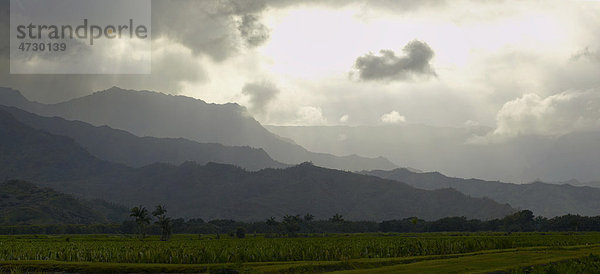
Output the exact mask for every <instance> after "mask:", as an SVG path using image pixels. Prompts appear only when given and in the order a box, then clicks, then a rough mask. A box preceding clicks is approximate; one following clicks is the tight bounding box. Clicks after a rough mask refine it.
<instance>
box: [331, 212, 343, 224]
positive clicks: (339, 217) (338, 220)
mask: <svg viewBox="0 0 600 274" xmlns="http://www.w3.org/2000/svg"><path fill="white" fill-rule="evenodd" d="M329 221H331V222H334V223H342V222H344V217H343V216H342V215H340V214H339V213H336V214H335V215H333V217H331V218H329Z"/></svg>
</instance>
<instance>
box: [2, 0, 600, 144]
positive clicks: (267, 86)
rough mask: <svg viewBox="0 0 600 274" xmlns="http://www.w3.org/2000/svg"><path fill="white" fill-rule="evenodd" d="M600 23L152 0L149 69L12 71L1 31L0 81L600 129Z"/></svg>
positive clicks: (593, 7)
mask: <svg viewBox="0 0 600 274" xmlns="http://www.w3.org/2000/svg"><path fill="white" fill-rule="evenodd" d="M7 2H8V1H3V2H2V9H1V11H0V12H1V14H0V15H1V16H0V18H1V19H0V20H1V23H2V29H1V30H0V34H2V35H6V33H8V24H7V22H8V19H7V17H8V15H7V14H8V4H7ZM599 34H600V2H599V1H566V0H561V1H461V0H457V1H409V0H404V1H392V0H375V1H366V0H365V1H345V0H326V1H316V0H315V1H288V0H285V1H267V0H260V1H244V0H239V1H234V0H230V1H221V0H219V1H208V0H207V1H193V0H185V1H169V0H155V1H152V74H151V75H10V74H9V73H8V65H7V64H8V61H7V58H8V55H7V43H6V42H5V41H3V42H2V44H0V58H1V59H2V66H1V67H0V86H7V87H12V88H15V89H18V90H20V91H21V92H22V93H23V94H24V95H25V96H26V97H28V98H29V99H32V100H36V101H39V102H44V103H56V102H60V101H64V100H68V99H71V98H75V97H79V96H84V95H87V94H91V93H92V92H94V91H99V90H104V89H107V88H110V87H112V86H119V87H122V88H126V89H136V90H154V91H158V92H163V93H169V94H180V95H185V96H191V97H195V98H198V99H202V100H204V101H207V102H211V103H227V102H235V103H238V104H240V105H243V106H245V107H247V109H248V111H249V112H250V113H251V114H252V115H253V116H254V117H255V118H256V119H257V120H258V121H259V122H261V123H262V124H269V125H397V124H400V125H401V124H426V125H435V126H449V127H465V126H474V125H484V126H489V127H491V128H493V129H494V130H493V131H492V133H490V135H489V136H485V138H483V139H478V140H473V142H488V141H490V140H491V141H493V140H500V139H503V138H510V137H514V136H518V135H522V134H541V135H560V134H566V133H569V132H573V131H589V130H598V129H600V88H599V87H600V77H599V76H600V35H599Z"/></svg>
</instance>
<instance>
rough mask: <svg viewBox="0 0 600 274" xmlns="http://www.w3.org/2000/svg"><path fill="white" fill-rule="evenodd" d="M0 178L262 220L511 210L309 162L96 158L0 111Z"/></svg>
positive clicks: (129, 202) (181, 212) (477, 214)
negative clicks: (252, 167) (249, 164)
mask: <svg viewBox="0 0 600 274" xmlns="http://www.w3.org/2000/svg"><path fill="white" fill-rule="evenodd" d="M0 178H14V179H27V180H29V181H31V182H33V183H35V184H37V185H41V186H45V187H50V188H53V189H56V190H57V191H61V192H65V193H70V194H76V195H77V196H80V197H83V198H86V199H103V200H106V201H109V202H116V203H119V204H123V205H126V206H133V205H138V204H144V205H147V206H152V205H155V204H165V205H167V207H168V208H169V212H170V213H172V214H173V216H176V217H202V218H207V219H214V218H232V219H237V220H262V219H265V218H268V217H270V216H281V215H283V214H305V213H307V212H310V213H312V214H314V215H315V216H317V217H320V218H325V217H330V216H332V215H333V214H335V213H340V214H342V215H344V216H345V217H346V218H347V219H355V220H358V219H361V220H384V219H399V218H406V217H411V216H418V217H420V218H423V219H428V220H433V219H438V218H442V217H448V216H465V217H468V218H479V219H489V218H496V217H501V216H504V215H506V214H508V213H511V212H513V209H512V208H511V207H510V206H509V205H501V204H498V203H496V202H494V201H492V200H490V199H481V198H471V197H468V196H466V195H464V194H462V193H460V192H458V191H455V190H451V189H443V190H436V191H427V190H420V189H415V188H413V187H411V186H408V185H406V184H404V183H401V182H396V181H391V180H384V179H380V178H377V177H373V176H365V175H359V174H356V173H351V172H344V171H338V170H332V169H326V168H321V167H316V166H314V165H312V164H309V163H304V164H301V165H298V166H294V167H290V168H286V169H264V170H261V171H256V172H248V171H245V170H243V169H241V168H238V167H235V166H232V165H225V164H215V163H209V164H207V165H198V164H196V163H193V162H186V163H184V164H181V165H179V166H175V165H170V164H163V163H159V164H152V165H149V166H145V167H141V168H131V167H127V166H125V165H121V164H114V163H110V162H106V161H102V160H99V159H97V158H96V157H94V156H92V155H91V154H89V153H88V152H87V151H85V150H84V149H82V148H81V147H80V146H79V145H78V144H77V143H76V142H75V141H73V140H71V139H69V138H67V137H64V136H58V135H53V134H50V133H47V132H44V131H41V130H36V129H33V128H31V127H28V126H27V125H25V124H23V123H21V122H19V121H18V120H16V119H15V118H14V117H13V116H12V115H11V114H9V113H7V112H5V111H0Z"/></svg>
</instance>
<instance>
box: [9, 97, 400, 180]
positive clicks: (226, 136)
mask: <svg viewBox="0 0 600 274" xmlns="http://www.w3.org/2000/svg"><path fill="white" fill-rule="evenodd" d="M0 105H6V106H14V107H18V108H20V109H23V110H26V111H29V112H33V113H35V114H39V115H42V116H59V117H62V118H66V119H70V120H79V121H83V122H87V123H90V124H92V125H95V126H102V125H108V126H110V127H112V128H116V129H121V130H125V131H128V132H131V133H133V134H135V135H137V136H154V137H161V138H163V137H166V138H185V139H189V140H193V141H197V142H204V143H221V144H224V145H231V146H251V147H256V148H263V149H264V150H265V151H266V152H267V153H268V154H269V155H270V156H271V157H272V158H273V159H275V160H277V161H280V162H283V163H287V164H298V163H301V162H305V161H312V162H313V163H315V164H317V165H320V166H325V167H329V168H337V169H347V170H363V169H391V168H395V167H396V166H395V165H394V164H393V163H391V162H390V161H388V160H387V159H385V158H381V157H377V158H365V157H360V156H356V155H350V156H343V157H338V156H334V155H331V154H324V153H314V152H310V151H307V150H306V149H304V148H302V147H301V146H299V145H296V144H293V143H290V142H289V141H286V140H284V139H282V138H280V137H278V136H276V135H274V134H272V133H271V132H269V131H267V130H266V129H265V128H263V127H262V126H261V125H260V124H259V123H258V122H257V121H256V120H254V119H253V118H252V117H250V115H249V114H248V113H247V112H246V110H245V109H244V108H243V107H240V106H239V105H237V104H224V105H217V104H207V103H205V102H204V101H201V100H197V99H193V98H190V97H184V96H172V95H166V94H162V93H156V92H150V91H132V90H123V89H119V88H116V87H114V88H111V89H108V90H105V91H101V92H96V93H94V94H92V95H89V96H84V97H80V98H76V99H73V100H70V101H67V102H63V103H59V104H51V105H46V104H40V103H35V102H30V101H28V100H27V99H25V98H24V97H23V96H22V95H21V94H20V93H19V92H18V91H14V90H11V89H7V88H0Z"/></svg>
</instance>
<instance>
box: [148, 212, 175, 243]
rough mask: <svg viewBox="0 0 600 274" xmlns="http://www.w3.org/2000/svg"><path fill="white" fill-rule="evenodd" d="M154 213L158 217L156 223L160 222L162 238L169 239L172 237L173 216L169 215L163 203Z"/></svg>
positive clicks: (162, 239)
mask: <svg viewBox="0 0 600 274" xmlns="http://www.w3.org/2000/svg"><path fill="white" fill-rule="evenodd" d="M152 215H154V217H156V218H157V219H158V220H157V221H156V222H154V223H155V224H158V225H159V226H160V229H161V230H162V233H161V235H160V240H161V241H168V240H169V239H170V238H171V218H169V217H167V209H166V208H165V206H163V205H157V206H156V209H155V210H154V211H153V212H152Z"/></svg>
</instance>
